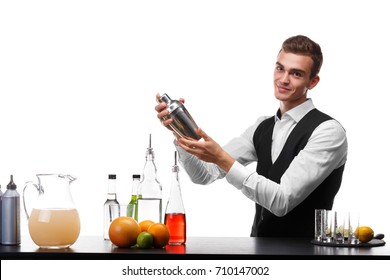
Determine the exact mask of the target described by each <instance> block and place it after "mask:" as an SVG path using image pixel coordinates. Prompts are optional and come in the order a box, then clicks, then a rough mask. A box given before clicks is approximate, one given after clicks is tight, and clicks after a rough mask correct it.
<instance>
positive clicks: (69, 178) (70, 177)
mask: <svg viewBox="0 0 390 280" xmlns="http://www.w3.org/2000/svg"><path fill="white" fill-rule="evenodd" d="M58 177H60V178H67V179H68V180H69V183H72V182H73V181H75V180H77V178H76V177H73V176H72V175H69V174H67V175H62V174H61V175H58Z"/></svg>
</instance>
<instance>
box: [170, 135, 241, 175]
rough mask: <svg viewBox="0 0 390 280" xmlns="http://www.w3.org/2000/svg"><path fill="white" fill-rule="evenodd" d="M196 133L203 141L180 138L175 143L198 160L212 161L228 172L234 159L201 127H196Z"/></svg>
mask: <svg viewBox="0 0 390 280" xmlns="http://www.w3.org/2000/svg"><path fill="white" fill-rule="evenodd" d="M197 133H198V135H199V136H200V137H202V138H203V140H204V141H197V140H195V139H189V138H180V139H178V140H177V143H178V144H179V146H180V147H181V148H182V149H184V150H185V151H187V152H188V153H190V154H192V155H194V156H196V157H197V158H199V159H200V160H203V161H206V162H211V163H214V164H216V165H218V166H219V167H220V168H221V169H222V170H224V171H225V172H228V171H229V170H230V168H231V167H232V165H233V163H234V159H233V158H232V157H231V156H230V155H229V154H228V153H227V152H225V150H223V149H222V148H221V146H220V145H219V144H218V143H217V142H215V141H214V140H213V139H212V138H211V137H210V136H208V135H207V134H206V133H205V132H204V131H203V130H202V129H200V128H198V130H197Z"/></svg>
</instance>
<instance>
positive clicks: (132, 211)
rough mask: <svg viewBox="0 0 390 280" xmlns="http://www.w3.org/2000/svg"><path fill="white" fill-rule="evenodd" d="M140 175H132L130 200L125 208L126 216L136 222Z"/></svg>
mask: <svg viewBox="0 0 390 280" xmlns="http://www.w3.org/2000/svg"><path fill="white" fill-rule="evenodd" d="M140 179H141V175H139V174H133V184H132V190H131V198H130V202H129V205H128V207H127V216H129V217H132V218H133V219H135V220H136V221H138V188H139V183H140Z"/></svg>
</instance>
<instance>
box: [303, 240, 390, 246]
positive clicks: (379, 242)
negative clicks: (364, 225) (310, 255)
mask: <svg viewBox="0 0 390 280" xmlns="http://www.w3.org/2000/svg"><path fill="white" fill-rule="evenodd" d="M310 243H311V244H314V245H319V246H328V247H379V246H384V245H385V244H386V242H385V241H384V240H381V239H372V240H371V241H370V242H367V243H359V244H339V243H325V242H320V241H317V240H314V239H313V240H312V241H310Z"/></svg>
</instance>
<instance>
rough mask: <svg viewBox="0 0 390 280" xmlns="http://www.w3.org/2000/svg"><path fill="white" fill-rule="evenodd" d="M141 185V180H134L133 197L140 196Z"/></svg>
mask: <svg viewBox="0 0 390 280" xmlns="http://www.w3.org/2000/svg"><path fill="white" fill-rule="evenodd" d="M139 183H140V180H139V179H133V187H132V190H131V194H132V195H138V188H139Z"/></svg>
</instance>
